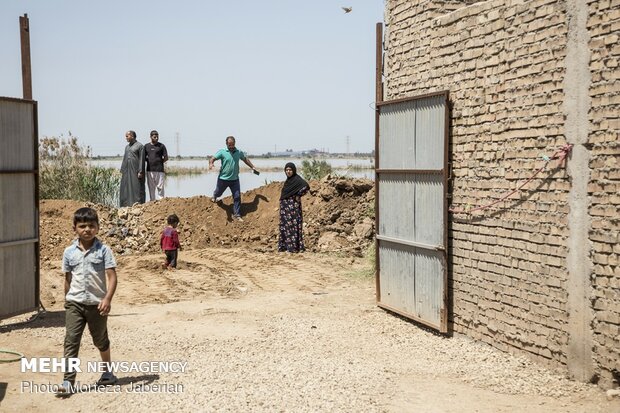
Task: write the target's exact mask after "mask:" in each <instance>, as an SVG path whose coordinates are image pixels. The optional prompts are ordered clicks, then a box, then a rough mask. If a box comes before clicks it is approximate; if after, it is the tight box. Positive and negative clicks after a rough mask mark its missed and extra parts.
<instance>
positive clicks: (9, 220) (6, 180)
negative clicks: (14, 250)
mask: <svg viewBox="0 0 620 413" xmlns="http://www.w3.org/2000/svg"><path fill="white" fill-rule="evenodd" d="M34 180H35V178H34V175H33V174H10V175H0V194H1V195H2V197H1V198H0V241H14V240H20V239H31V238H36V237H37V232H38V231H37V230H38V228H37V225H36V223H37V208H36V205H35V199H34V197H33V196H32V191H31V190H30V189H31V188H34V185H35V181H34ZM5 195H6V196H5Z"/></svg>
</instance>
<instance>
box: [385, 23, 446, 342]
mask: <svg viewBox="0 0 620 413" xmlns="http://www.w3.org/2000/svg"><path fill="white" fill-rule="evenodd" d="M375 51H376V54H375V63H376V66H375V82H376V83H375V86H376V87H375V92H376V94H375V102H376V108H375V229H376V239H375V262H376V268H375V282H376V301H377V305H378V306H379V307H381V308H384V309H386V310H389V311H392V312H394V313H397V314H400V315H402V316H405V317H407V318H409V319H411V320H414V321H416V322H419V323H421V324H424V325H426V326H428V327H431V328H433V329H436V330H438V331H439V332H441V333H447V332H448V312H449V308H448V306H449V298H448V289H449V286H448V225H449V222H448V180H449V163H448V162H449V158H448V156H449V153H448V151H449V127H450V109H449V92H448V91H441V92H437V93H431V94H426V95H421V96H415V97H410V98H404V99H396V100H391V101H383V25H382V24H381V23H377V25H376V48H375ZM428 98H443V104H444V109H445V111H444V125H443V127H444V134H443V135H444V136H443V168H442V169H426V170H421V169H389V168H385V169H384V168H381V163H380V162H381V160H380V156H379V154H380V149H381V147H380V139H381V136H380V131H381V128H380V122H381V111H382V109H383V108H389V107H390V106H394V105H399V104H406V103H410V102H416V101H420V100H423V99H428ZM414 113H416V114H417V112H414ZM396 150H397V149H396ZM389 174H408V175H411V176H414V177H417V176H422V175H423V174H426V175H440V176H441V178H442V184H443V199H442V211H441V212H442V213H441V216H442V217H443V234H441V240H442V245H425V244H420V243H416V242H411V241H408V240H402V239H395V238H393V237H386V236H384V235H383V234H381V233H380V231H381V226H380V224H381V222H380V221H379V217H380V211H381V207H382V206H381V205H380V201H379V200H380V194H381V192H380V191H381V177H382V176H386V175H389ZM420 181H422V179H420ZM414 216H415V212H414V214H413V217H414ZM413 217H412V218H413ZM384 242H385V243H391V244H392V245H401V246H402V247H403V248H407V247H413V248H416V249H422V250H426V251H434V253H436V254H437V253H438V252H439V253H440V256H441V267H442V269H443V280H441V281H442V283H443V291H441V308H440V309H439V315H438V316H439V317H438V319H439V322H438V323H436V322H430V321H429V320H427V319H425V318H423V317H421V316H418V315H417V314H412V313H410V312H409V311H405V310H403V309H402V308H396V307H394V306H391V305H387V304H386V303H385V302H383V301H382V297H381V254H380V252H381V244H382V243H384ZM414 284H415V280H414ZM413 294H414V295H415V291H414V292H413Z"/></svg>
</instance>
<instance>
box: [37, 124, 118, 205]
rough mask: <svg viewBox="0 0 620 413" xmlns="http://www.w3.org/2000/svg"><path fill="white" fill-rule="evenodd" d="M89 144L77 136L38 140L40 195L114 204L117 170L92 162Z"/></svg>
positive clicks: (116, 202)
mask: <svg viewBox="0 0 620 413" xmlns="http://www.w3.org/2000/svg"><path fill="white" fill-rule="evenodd" d="M90 157H91V150H90V148H89V147H82V146H80V144H79V143H78V138H77V137H75V136H72V135H71V134H69V138H68V139H66V140H65V139H62V138H58V137H45V138H43V139H41V140H40V142H39V195H40V197H41V198H42V199H73V200H76V201H88V202H93V203H97V204H104V205H110V206H116V205H118V195H119V188H120V181H121V175H120V172H119V171H117V170H115V169H112V168H102V167H99V166H92V165H90V164H89V163H88V160H89V159H90Z"/></svg>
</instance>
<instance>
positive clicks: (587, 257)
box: [562, 0, 594, 381]
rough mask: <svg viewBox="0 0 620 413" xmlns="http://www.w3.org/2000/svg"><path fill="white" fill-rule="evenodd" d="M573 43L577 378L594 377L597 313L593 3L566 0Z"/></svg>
mask: <svg viewBox="0 0 620 413" xmlns="http://www.w3.org/2000/svg"><path fill="white" fill-rule="evenodd" d="M566 7H567V21H568V44H567V54H566V60H565V61H564V65H565V68H566V77H565V79H564V85H563V87H564V92H565V101H564V106H563V108H562V109H563V111H564V114H565V115H566V123H565V129H566V132H565V133H566V139H567V141H568V143H572V144H573V145H574V147H573V152H572V156H571V157H570V159H569V160H568V174H569V177H570V181H571V189H570V194H569V201H568V202H569V207H570V213H569V240H568V248H569V252H568V257H567V269H568V285H567V288H568V303H567V310H568V333H569V337H568V349H567V359H568V371H569V373H570V374H571V375H572V376H573V377H574V378H575V379H577V380H581V381H590V380H591V379H592V378H593V371H594V366H593V359H592V345H593V333H592V321H593V317H594V314H593V311H592V307H591V301H590V296H591V294H592V285H591V279H590V277H591V274H592V269H593V264H592V256H591V251H592V245H591V243H590V240H589V238H588V232H589V230H590V227H591V223H590V216H589V214H588V205H589V200H588V190H587V187H588V181H589V179H590V167H589V161H590V153H589V150H588V147H587V142H588V131H589V123H588V111H589V110H590V106H591V100H590V96H589V89H590V83H591V74H590V67H589V64H590V49H589V46H588V41H589V40H590V36H589V33H588V30H587V26H586V23H587V20H588V5H587V4H586V2H585V1H583V0H567V1H566Z"/></svg>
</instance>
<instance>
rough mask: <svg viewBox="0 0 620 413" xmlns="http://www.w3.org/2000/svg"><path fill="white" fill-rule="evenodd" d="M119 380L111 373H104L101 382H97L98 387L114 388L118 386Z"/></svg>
mask: <svg viewBox="0 0 620 413" xmlns="http://www.w3.org/2000/svg"><path fill="white" fill-rule="evenodd" d="M117 381H118V379H117V378H116V376H115V375H114V374H113V373H112V372H111V371H106V372H104V373H103V374H102V375H101V377H100V378H99V380H97V386H112V385H114V384H116V382H117Z"/></svg>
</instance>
